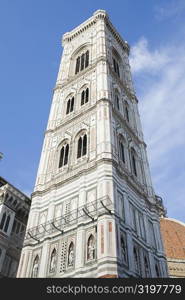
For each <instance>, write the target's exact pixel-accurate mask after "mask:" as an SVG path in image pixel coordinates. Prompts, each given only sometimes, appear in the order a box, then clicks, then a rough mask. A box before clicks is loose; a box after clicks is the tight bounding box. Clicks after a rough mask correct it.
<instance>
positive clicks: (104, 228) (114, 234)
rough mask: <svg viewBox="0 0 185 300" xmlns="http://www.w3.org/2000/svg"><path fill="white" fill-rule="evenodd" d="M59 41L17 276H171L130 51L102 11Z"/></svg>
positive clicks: (158, 199)
mask: <svg viewBox="0 0 185 300" xmlns="http://www.w3.org/2000/svg"><path fill="white" fill-rule="evenodd" d="M62 45H63V55H62V59H61V64H60V67H59V73H58V77H57V81H56V86H55V88H54V91H53V101H52V105H51V111H50V115H49V120H48V125H47V129H46V133H45V138H44V144H43V149H42V154H41V159H40V164H39V168H38V173H37V179H36V184H35V188H34V192H33V194H32V205H31V211H30V215H29V220H28V227H27V233H26V238H25V240H24V248H23V251H22V255H21V260H20V264H19V269H18V277H34V278H35V277H91V278H101V277H106V278H113V277H115V278H116V277H125V278H126V277H140V278H143V277H167V276H168V273H167V264H166V258H165V254H164V249H163V244H162V240H161V233H160V221H159V218H160V214H161V211H162V210H163V205H162V202H161V200H160V198H159V197H157V196H156V195H155V193H154V190H153V187H152V182H151V177H150V170H149V165H148V160H147V154H146V144H145V142H144V140H143V133H142V128H141V123H140V116H139V112H138V99H137V97H136V95H135V91H134V88H133V84H132V78H131V71H130V66H129V51H130V48H129V45H128V43H127V42H126V41H124V40H123V39H122V37H121V36H120V34H119V33H118V32H117V30H116V29H115V27H114V26H113V25H112V23H111V21H110V20H109V17H108V15H107V13H106V12H105V11H104V10H98V11H96V12H95V13H94V14H93V16H92V17H90V18H89V19H88V20H86V21H85V22H84V23H82V24H81V25H80V26H78V27H76V28H75V29H74V30H72V31H70V32H67V33H66V34H64V36H63V39H62Z"/></svg>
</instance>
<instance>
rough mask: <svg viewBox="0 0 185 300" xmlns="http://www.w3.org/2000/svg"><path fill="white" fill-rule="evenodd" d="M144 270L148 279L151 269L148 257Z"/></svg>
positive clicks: (145, 260) (145, 258)
mask: <svg viewBox="0 0 185 300" xmlns="http://www.w3.org/2000/svg"><path fill="white" fill-rule="evenodd" d="M144 269H145V277H146V278H148V277H150V269H149V264H148V259H147V257H146V256H145V257H144Z"/></svg>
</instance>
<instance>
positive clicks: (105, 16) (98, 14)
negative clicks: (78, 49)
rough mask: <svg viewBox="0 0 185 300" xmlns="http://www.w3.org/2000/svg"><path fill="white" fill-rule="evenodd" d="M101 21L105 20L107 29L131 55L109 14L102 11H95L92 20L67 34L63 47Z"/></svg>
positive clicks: (63, 39) (63, 40) (64, 37)
mask: <svg viewBox="0 0 185 300" xmlns="http://www.w3.org/2000/svg"><path fill="white" fill-rule="evenodd" d="M99 19H101V20H102V19H103V20H104V22H105V24H106V26H107V28H108V29H109V30H110V32H111V33H112V34H113V36H114V37H115V39H116V40H117V42H118V43H119V44H120V45H121V46H122V47H123V49H124V50H125V51H126V52H127V54H129V51H130V47H129V45H128V43H127V42H126V41H124V40H123V39H122V37H121V36H120V34H119V33H118V32H117V30H116V28H115V27H114V26H113V25H112V23H111V22H110V20H109V17H108V14H107V12H106V11H105V10H101V9H99V10H97V11H95V12H94V14H93V16H92V17H91V18H89V19H88V20H87V21H85V22H83V23H82V24H80V25H79V26H77V27H76V28H75V29H73V30H72V31H70V32H66V33H65V34H64V35H63V38H62V45H63V46H64V44H65V43H66V42H71V41H72V40H73V39H74V38H75V37H76V36H78V35H80V34H81V33H82V32H84V31H86V30H87V29H88V28H89V27H91V26H92V25H94V24H96V22H97V21H98V20H99Z"/></svg>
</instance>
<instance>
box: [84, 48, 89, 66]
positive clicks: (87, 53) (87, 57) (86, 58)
mask: <svg viewBox="0 0 185 300" xmlns="http://www.w3.org/2000/svg"><path fill="white" fill-rule="evenodd" d="M88 65H89V50H87V51H86V53H85V67H86V68H87V67H88Z"/></svg>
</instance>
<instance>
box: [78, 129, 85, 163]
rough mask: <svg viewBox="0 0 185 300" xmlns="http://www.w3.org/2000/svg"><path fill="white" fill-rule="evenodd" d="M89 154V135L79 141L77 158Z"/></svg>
mask: <svg viewBox="0 0 185 300" xmlns="http://www.w3.org/2000/svg"><path fill="white" fill-rule="evenodd" d="M86 154H87V135H86V134H84V135H82V136H80V137H79V139H78V148H77V158H80V157H82V156H84V155H86Z"/></svg>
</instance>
